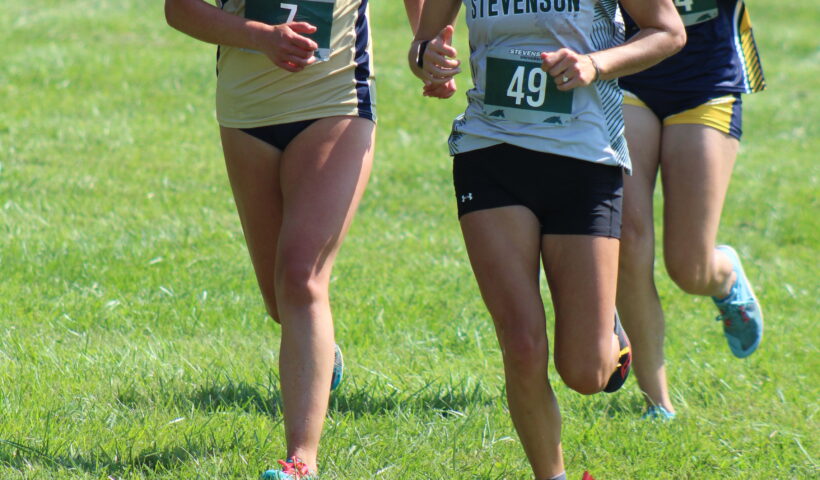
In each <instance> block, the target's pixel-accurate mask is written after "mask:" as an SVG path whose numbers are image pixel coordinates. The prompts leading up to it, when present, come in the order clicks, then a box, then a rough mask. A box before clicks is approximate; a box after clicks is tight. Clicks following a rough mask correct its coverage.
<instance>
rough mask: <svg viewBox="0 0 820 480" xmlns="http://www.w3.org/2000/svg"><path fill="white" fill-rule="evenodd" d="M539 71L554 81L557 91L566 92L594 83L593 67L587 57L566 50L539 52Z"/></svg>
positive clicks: (594, 73)
mask: <svg viewBox="0 0 820 480" xmlns="http://www.w3.org/2000/svg"><path fill="white" fill-rule="evenodd" d="M541 69H542V70H544V71H545V72H547V73H549V74H550V76H552V77H553V78H554V79H555V85H556V86H557V87H558V90H561V91H567V90H572V89H573V88H576V87H586V86H587V85H589V84H591V83H592V82H594V81H595V77H596V75H597V73H596V72H595V65H593V64H592V60H591V59H590V58H589V56H588V55H581V54H579V53H577V52H574V51H572V50H570V49H568V48H562V49H560V50H558V51H555V52H541Z"/></svg>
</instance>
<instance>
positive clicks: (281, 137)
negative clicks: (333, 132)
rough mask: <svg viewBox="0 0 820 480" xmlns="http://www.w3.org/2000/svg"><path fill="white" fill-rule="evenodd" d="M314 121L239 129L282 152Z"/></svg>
mask: <svg viewBox="0 0 820 480" xmlns="http://www.w3.org/2000/svg"><path fill="white" fill-rule="evenodd" d="M315 121H316V120H303V121H301V122H293V123H282V124H279V125H268V126H265V127H255V128H240V130H242V131H243V132H245V133H247V134H248V135H251V136H253V137H255V138H258V139H259V140H262V141H263V142H265V143H267V144H268V145H271V146H274V147H276V148H278V149H279V150H282V151H284V150H285V147H287V146H288V144H289V143H290V142H291V140H293V139H294V138H296V136H297V135H299V134H300V133H302V130H304V129H306V128H307V127H309V126H310V124H312V123H313V122H315Z"/></svg>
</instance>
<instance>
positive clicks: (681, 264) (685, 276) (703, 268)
mask: <svg viewBox="0 0 820 480" xmlns="http://www.w3.org/2000/svg"><path fill="white" fill-rule="evenodd" d="M666 271H667V272H668V273H669V278H671V279H672V281H673V282H675V284H676V285H677V286H678V287H679V288H680V289H681V290H683V291H684V292H686V293H688V294H691V295H704V294H705V293H706V292H705V289H706V287H707V286H708V284H709V265H708V263H707V262H705V261H703V260H702V259H698V258H692V257H691V256H688V255H683V254H682V255H675V254H673V253H670V254H667V255H666Z"/></svg>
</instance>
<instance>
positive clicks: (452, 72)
mask: <svg viewBox="0 0 820 480" xmlns="http://www.w3.org/2000/svg"><path fill="white" fill-rule="evenodd" d="M424 72H425V73H427V74H428V75H430V76H431V77H439V78H447V79H448V80H449V79H450V78H453V77H454V76H456V75H458V74H459V73H461V69H460V68H458V67H456V68H444V67H440V66H438V65H436V64H435V63H425V64H424Z"/></svg>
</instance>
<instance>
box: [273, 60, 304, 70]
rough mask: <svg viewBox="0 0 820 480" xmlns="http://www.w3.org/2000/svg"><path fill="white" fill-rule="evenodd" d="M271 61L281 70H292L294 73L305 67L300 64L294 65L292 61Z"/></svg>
mask: <svg viewBox="0 0 820 480" xmlns="http://www.w3.org/2000/svg"><path fill="white" fill-rule="evenodd" d="M273 63H274V64H275V65H276V66H277V67H279V68H281V69H282V70H287V71H288V72H294V73H295V72H299V71H301V70H302V69H304V68H305V67H301V66H298V65H295V64H293V63H290V62H287V61H285V60H276V61H275V62H273Z"/></svg>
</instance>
